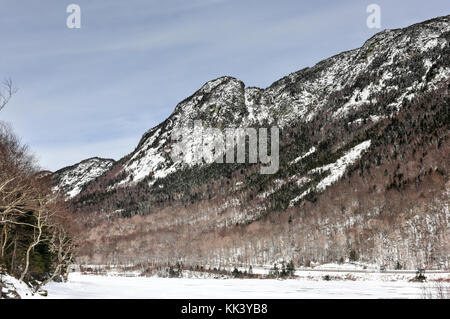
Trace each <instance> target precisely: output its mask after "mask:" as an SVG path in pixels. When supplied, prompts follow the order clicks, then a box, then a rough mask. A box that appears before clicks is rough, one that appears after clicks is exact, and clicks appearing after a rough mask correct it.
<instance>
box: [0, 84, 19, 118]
mask: <svg viewBox="0 0 450 319" xmlns="http://www.w3.org/2000/svg"><path fill="white" fill-rule="evenodd" d="M16 92H17V89H16V88H15V87H14V86H13V83H12V80H11V79H5V80H4V81H3V83H2V87H1V88H0V111H1V110H2V109H3V108H4V107H5V106H6V104H8V102H9V101H10V100H11V97H12V96H13V95H14V94H15V93H16Z"/></svg>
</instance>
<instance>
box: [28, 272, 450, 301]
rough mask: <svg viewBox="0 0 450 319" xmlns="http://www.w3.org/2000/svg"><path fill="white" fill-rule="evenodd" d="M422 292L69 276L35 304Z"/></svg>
mask: <svg viewBox="0 0 450 319" xmlns="http://www.w3.org/2000/svg"><path fill="white" fill-rule="evenodd" d="M423 287H430V283H412V282H408V281H382V280H368V281H359V280H358V281H352V280H336V281H325V280H307V279H289V280H276V279H223V280H220V279H189V278H176V279H175V278H174V279H169V278H155V277H123V276H98V275H82V274H80V273H71V274H70V277H69V281H68V282H66V283H55V282H53V283H50V284H48V285H47V286H46V287H45V289H46V290H48V297H42V296H34V298H56V299H58V298H74V299H76V298H87V299H90V298H93V299H95V298H108V299H109V298H112V299H114V298H150V299H151V298H161V299H164V298H182V299H184V298H189V299H196V298H205V299H209V298H212V299H215V298H234V299H251V298H257V299H258V298H262V299H264V298H302V299H304V298H421V297H422V296H423ZM446 287H449V284H446ZM31 297H32V296H30V295H28V296H23V298H31Z"/></svg>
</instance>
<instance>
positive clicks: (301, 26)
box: [0, 0, 450, 171]
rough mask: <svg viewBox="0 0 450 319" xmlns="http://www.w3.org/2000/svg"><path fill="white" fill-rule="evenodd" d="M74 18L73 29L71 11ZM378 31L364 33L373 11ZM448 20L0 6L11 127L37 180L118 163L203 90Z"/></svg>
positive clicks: (327, 5)
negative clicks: (92, 161) (36, 164)
mask: <svg viewBox="0 0 450 319" xmlns="http://www.w3.org/2000/svg"><path fill="white" fill-rule="evenodd" d="M72 3H75V4H78V5H79V6H80V8H81V28H79V29H77V28H73V29H70V28H68V27H67V24H66V20H67V17H68V16H69V15H70V13H67V12H66V9H67V6H69V5H70V4H72ZM372 3H375V4H378V5H379V6H380V8H381V28H380V29H377V28H369V27H368V26H367V24H366V20H367V17H368V16H369V15H370V13H367V12H366V9H367V6H368V5H369V4H372ZM448 14H450V1H448V0H428V1H411V0H398V1H389V0H388V1H359V0H353V1H346V0H341V1H321V0H315V1H301V0H277V1H275V0H272V1H265V0H164V1H163V0H159V1H153V0H147V1H144V0H141V1H138V0H126V1H125V0H121V1H119V0H70V1H65V0H40V1H25V0H0V39H1V40H0V79H3V78H11V79H12V80H13V82H14V84H15V87H17V88H18V92H17V94H16V95H15V96H14V97H13V99H12V100H11V101H10V103H9V104H8V105H7V107H6V108H5V109H4V110H3V111H1V112H0V121H6V122H9V123H10V124H11V125H12V126H13V127H14V129H15V132H16V133H17V135H19V136H20V137H21V139H22V142H24V143H26V144H27V145H28V146H29V147H30V149H31V150H32V151H33V153H34V154H35V155H36V157H37V158H38V159H39V161H40V164H41V166H42V168H44V169H50V170H53V171H54V170H57V169H60V168H62V167H64V166H68V165H72V164H75V163H77V162H79V161H81V160H83V159H86V158H89V157H93V156H99V157H105V158H114V159H120V158H121V157H122V156H124V155H126V154H128V153H130V152H132V151H133V150H134V148H135V147H136V146H137V143H138V142H139V140H140V138H141V136H142V135H143V134H144V133H145V132H146V131H147V130H149V129H150V128H152V127H154V126H156V125H158V124H159V123H160V122H161V121H163V120H164V119H166V118H167V117H168V116H170V114H171V113H172V112H173V110H174V108H175V106H176V105H177V103H179V102H180V101H182V100H183V99H185V98H186V97H188V96H190V95H192V94H193V93H194V92H195V91H196V90H198V89H199V88H200V87H201V86H202V85H203V84H204V83H205V82H207V81H210V80H213V79H215V78H218V77H220V76H224V75H229V76H234V77H236V78H239V79H240V80H242V81H243V82H244V83H245V84H246V86H257V87H261V88H265V87H268V86H269V85H270V84H271V83H273V82H275V81H276V80H278V79H280V78H282V77H283V76H285V75H288V74H289V73H292V72H295V71H297V70H300V69H302V68H304V67H308V66H309V67H310V66H313V65H314V64H316V63H317V62H319V61H321V60H322V59H324V58H327V57H330V56H333V55H335V54H338V53H340V52H342V51H346V50H350V49H354V48H358V47H360V46H361V45H362V44H363V43H364V41H366V40H367V39H368V38H370V37H371V36H372V35H373V34H375V33H377V32H380V31H381V30H383V29H393V28H400V27H406V26H409V25H411V24H414V23H417V22H421V21H424V20H427V19H430V18H434V17H437V16H443V15H448Z"/></svg>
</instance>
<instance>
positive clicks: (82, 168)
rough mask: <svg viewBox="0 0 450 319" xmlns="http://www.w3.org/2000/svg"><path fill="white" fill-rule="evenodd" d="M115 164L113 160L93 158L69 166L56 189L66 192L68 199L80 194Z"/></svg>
mask: <svg viewBox="0 0 450 319" xmlns="http://www.w3.org/2000/svg"><path fill="white" fill-rule="evenodd" d="M113 164H114V161H113V160H107V159H99V158H91V159H88V160H85V161H83V162H81V163H79V164H76V165H74V167H72V168H68V169H67V170H66V171H64V172H63V173H62V174H61V177H60V181H59V183H58V185H57V186H55V187H54V188H53V190H54V191H59V190H62V191H64V192H65V195H66V199H70V198H72V197H75V196H76V195H78V194H79V193H80V192H81V190H82V188H83V186H84V185H86V184H87V183H89V182H90V181H92V180H94V179H96V178H97V177H99V176H101V175H102V174H103V173H105V172H106V171H107V170H109V169H110V168H111V166H112V165H113Z"/></svg>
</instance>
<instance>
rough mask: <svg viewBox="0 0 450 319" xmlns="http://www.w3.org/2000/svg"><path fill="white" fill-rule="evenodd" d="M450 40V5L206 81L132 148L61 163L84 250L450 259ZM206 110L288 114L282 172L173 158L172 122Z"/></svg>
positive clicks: (216, 258)
mask: <svg viewBox="0 0 450 319" xmlns="http://www.w3.org/2000/svg"><path fill="white" fill-rule="evenodd" d="M449 38H450V16H444V17H439V18H436V19H432V20H429V21H425V22H422V23H418V24H415V25H412V26H410V27H407V28H404V29H396V30H385V31H382V32H380V33H378V34H376V35H375V36H373V37H372V38H370V39H369V40H367V41H366V42H365V43H364V44H363V46H362V47H361V48H358V49H355V50H351V51H347V52H343V53H340V54H338V55H335V56H333V57H331V58H329V59H326V60H324V61H321V62H319V63H318V64H316V65H315V66H313V67H311V68H305V69H302V70H300V71H297V72H294V73H292V74H290V75H288V76H286V77H284V78H282V79H280V80H278V81H276V82H274V83H273V84H272V85H271V86H270V87H268V88H266V89H260V88H254V87H246V86H245V84H244V83H243V82H242V81H240V80H238V79H235V78H232V77H222V78H219V79H216V80H213V81H210V82H207V83H206V84H205V85H204V86H203V87H201V88H200V89H199V90H198V91H197V92H195V93H194V94H193V95H192V96H190V97H188V98H187V99H185V100H184V101H182V102H180V103H179V104H178V105H177V106H176V108H175V110H174V112H173V113H172V114H171V115H170V116H169V117H168V118H167V119H166V120H165V121H164V122H162V123H161V124H159V125H158V126H156V127H154V128H152V129H150V130H149V131H148V132H146V133H145V134H144V135H143V137H142V139H141V141H140V142H139V144H138V146H137V147H136V149H135V150H134V151H133V152H132V153H130V154H129V155H127V156H125V157H124V158H122V159H120V160H119V161H117V162H113V161H109V162H107V163H103V164H101V165H100V163H101V161H100V162H97V163H96V164H95V165H94V172H95V173H94V174H91V173H90V171H91V170H92V168H90V167H91V166H90V165H86V163H84V164H77V165H75V166H73V167H71V168H68V169H63V170H62V171H60V172H57V173H55V181H56V183H55V185H56V186H55V187H56V188H57V189H59V190H60V191H63V192H65V193H66V194H67V197H68V199H69V200H68V204H69V205H70V206H71V207H72V208H73V210H74V212H75V214H77V219H78V221H79V222H80V224H81V225H82V226H83V227H84V229H85V230H86V234H85V237H84V238H83V245H82V247H81V250H80V256H81V257H80V259H81V260H84V261H88V262H101V263H105V262H113V263H130V262H134V263H136V262H151V263H152V264H154V265H158V264H163V263H165V264H167V262H169V263H175V262H177V261H182V262H183V263H185V264H187V265H219V266H220V265H238V264H241V265H249V264H253V265H257V264H258V265H262V264H272V263H273V262H276V261H279V260H293V261H294V263H295V264H296V265H308V264H309V263H310V262H312V261H314V262H331V261H338V260H340V259H346V258H347V259H348V258H350V259H358V260H360V261H365V262H371V263H377V264H380V265H381V264H383V265H388V266H390V267H394V266H398V265H401V266H402V267H409V268H414V267H417V266H418V265H421V266H422V265H426V266H429V267H438V268H442V267H444V268H445V267H448V266H449V256H450V254H449V249H450V247H449V244H448V243H449V242H450V241H449V240H448V234H449V226H448V220H449V210H448V203H449V194H450V192H449V187H450V183H449V180H448V169H449V165H448V163H450V161H449V154H450V152H449V146H450V145H449V139H448V137H449V130H448V128H449V116H448V115H449V114H450V112H449V94H448V89H449V74H450V62H449V60H450V59H449V57H450V47H449ZM195 120H197V121H198V120H201V121H202V124H203V125H204V126H206V127H210V128H218V129H220V130H221V131H220V132H224V131H225V129H226V128H230V127H233V128H236V127H241V128H245V127H252V128H269V127H278V128H279V129H280V146H279V148H280V149H279V154H280V163H279V170H278V171H277V172H276V173H275V174H260V168H261V166H262V164H261V163H234V164H220V163H215V162H214V161H213V158H209V159H208V158H207V159H204V160H203V161H202V162H199V161H198V160H194V159H193V158H192V157H189V156H184V157H183V158H181V159H175V160H173V159H172V157H171V156H170V155H171V153H170V152H171V150H173V146H174V143H175V142H174V140H173V139H172V138H171V137H172V136H173V135H172V134H173V133H174V132H180V131H181V132H184V133H185V135H187V136H189V135H190V134H191V135H192V134H193V132H194V131H195V129H194V131H193V127H192V125H193V124H192V123H193V121H195ZM208 138H211V139H212V138H214V134H212V136H209V137H208ZM186 143H187V146H188V147H190V148H196V147H198V146H199V145H198V144H199V143H200V142H199V140H198V139H196V138H191V139H189V140H188V141H187V142H186ZM88 161H89V160H88ZM82 163H83V162H82ZM88 163H89V162H88ZM98 166H101V167H102V169H95V167H98Z"/></svg>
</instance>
